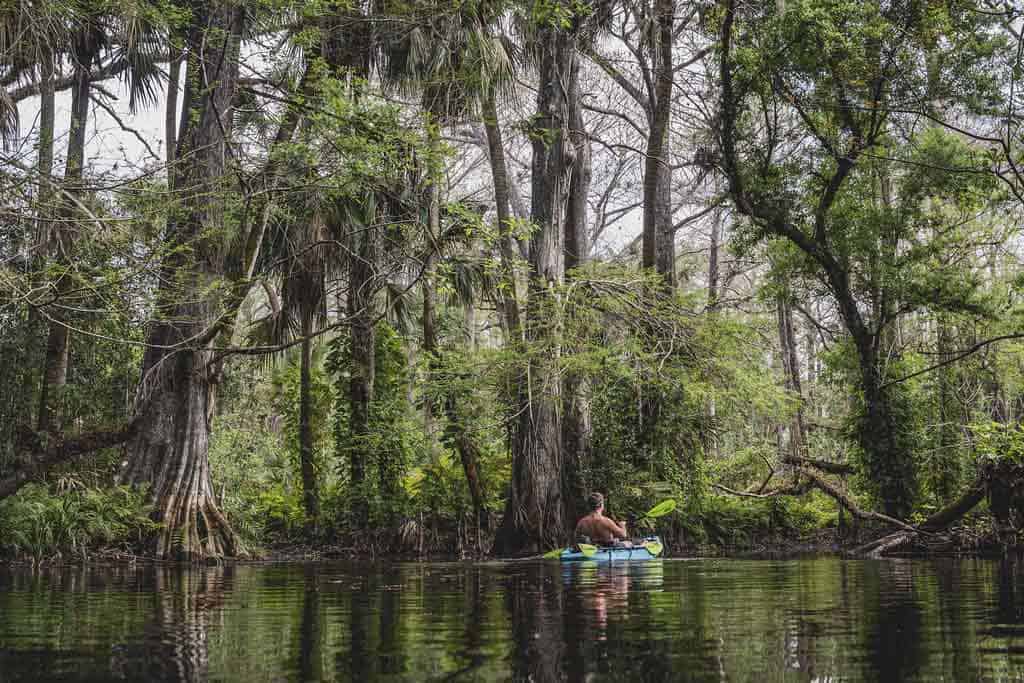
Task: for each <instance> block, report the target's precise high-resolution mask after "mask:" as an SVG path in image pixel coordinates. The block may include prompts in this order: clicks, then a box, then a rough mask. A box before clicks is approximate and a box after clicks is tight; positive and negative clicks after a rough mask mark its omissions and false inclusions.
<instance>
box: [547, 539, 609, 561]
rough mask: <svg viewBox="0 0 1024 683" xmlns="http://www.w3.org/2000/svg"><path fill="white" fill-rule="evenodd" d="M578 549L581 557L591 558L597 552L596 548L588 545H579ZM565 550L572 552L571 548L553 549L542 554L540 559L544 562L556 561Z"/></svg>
mask: <svg viewBox="0 0 1024 683" xmlns="http://www.w3.org/2000/svg"><path fill="white" fill-rule="evenodd" d="M579 549H580V552H581V553H583V557H593V556H594V553H596V552H597V546H596V545H590V544H589V543H580V544H579ZM566 550H572V548H555V549H554V550H549V551H548V552H546V553H544V554H543V555H542V556H541V557H543V558H544V559H545V560H557V559H558V558H559V557H561V556H562V553H564V552H565V551H566Z"/></svg>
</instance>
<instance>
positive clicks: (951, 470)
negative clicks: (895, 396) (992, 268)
mask: <svg viewBox="0 0 1024 683" xmlns="http://www.w3.org/2000/svg"><path fill="white" fill-rule="evenodd" d="M936 327H937V330H936V350H937V351H938V353H939V355H938V358H939V360H941V361H947V360H949V358H950V357H951V351H952V349H953V343H952V335H951V333H950V329H949V321H948V320H947V318H946V316H945V315H944V314H941V313H940V314H939V316H938V320H937V321H936ZM936 375H937V376H936V379H937V381H938V384H939V387H938V389H939V391H938V396H937V397H936V400H937V401H938V404H939V405H938V408H939V410H938V416H939V430H938V431H939V438H938V444H937V449H936V452H937V454H938V455H937V458H936V463H937V467H935V468H933V470H932V471H933V473H934V478H933V483H932V485H933V487H934V490H935V497H936V498H937V499H938V500H940V501H947V500H949V499H950V498H952V497H953V494H954V493H955V492H956V491H957V490H958V489H959V488H960V468H959V458H960V451H959V449H958V448H957V443H958V441H959V439H958V435H959V431H960V420H959V415H960V411H959V410H958V409H957V406H956V405H955V404H954V402H955V400H956V396H955V391H954V387H953V382H954V370H953V367H952V366H951V365H947V366H945V367H942V368H939V369H938V371H937V372H936Z"/></svg>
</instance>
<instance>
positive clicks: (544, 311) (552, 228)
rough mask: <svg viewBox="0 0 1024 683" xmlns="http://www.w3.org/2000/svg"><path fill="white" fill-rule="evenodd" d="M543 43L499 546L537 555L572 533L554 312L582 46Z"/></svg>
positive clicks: (543, 34)
mask: <svg viewBox="0 0 1024 683" xmlns="http://www.w3.org/2000/svg"><path fill="white" fill-rule="evenodd" d="M537 41H538V52H539V54H540V65H539V66H540V68H539V75H540V80H539V82H540V87H539V88H538V90H537V116H536V118H535V121H534V125H535V129H536V130H535V132H536V134H535V135H534V136H533V138H534V141H533V179H532V183H533V187H532V189H533V193H532V208H531V215H532V218H533V223H534V225H535V226H536V232H534V234H533V236H532V237H531V239H530V286H529V291H528V296H527V320H526V340H527V342H528V344H529V345H530V348H529V350H528V359H527V368H526V374H527V381H526V382H525V383H524V384H523V386H522V387H521V389H520V398H519V406H520V412H519V418H518V425H517V429H516V434H515V437H514V439H513V444H512V482H511V491H510V495H509V497H508V502H507V504H506V507H505V516H504V518H503V519H502V524H501V528H500V529H499V530H498V535H497V537H496V538H495V551H496V552H497V553H498V554H501V555H511V554H518V553H522V552H537V551H539V550H540V549H541V548H545V547H551V546H554V545H558V544H559V543H561V542H562V541H563V540H564V539H565V537H566V528H565V518H566V516H567V514H566V510H565V505H564V499H563V497H562V474H563V473H562V449H561V414H560V413H561V380H560V374H559V367H558V365H559V360H560V344H559V337H560V334H561V325H560V324H559V322H558V320H557V319H556V317H555V316H556V314H557V313H556V312H557V310H558V302H557V297H558V293H557V290H558V288H559V287H560V286H561V284H562V282H563V279H564V263H563V244H562V243H563V232H562V230H563V228H562V226H563V221H564V220H565V214H566V202H567V199H568V193H569V183H570V179H571V176H572V165H573V151H574V150H573V148H572V141H571V139H570V137H569V131H568V123H569V121H570V118H571V114H572V112H571V111H570V108H569V102H568V95H567V93H568V90H569V87H570V84H569V82H568V81H569V78H570V75H571V74H572V73H573V62H574V61H575V58H576V46H575V40H574V35H573V34H572V33H570V32H569V31H567V30H565V29H560V28H557V27H555V26H551V25H547V24H544V25H541V26H539V27H538V36H537Z"/></svg>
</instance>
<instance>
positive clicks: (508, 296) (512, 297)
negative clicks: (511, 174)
mask: <svg viewBox="0 0 1024 683" xmlns="http://www.w3.org/2000/svg"><path fill="white" fill-rule="evenodd" d="M483 117H484V130H485V131H486V133H487V152H488V158H489V160H490V163H491V180H492V182H493V183H494V207H495V213H496V214H497V216H498V235H499V236H498V249H499V252H500V256H501V271H502V279H503V280H504V283H503V287H502V290H501V295H500V296H501V309H502V315H503V317H504V320H505V329H506V333H507V334H508V335H509V341H510V342H512V343H513V345H516V346H518V344H519V342H520V341H521V340H522V330H521V329H520V314H519V296H518V294H517V283H516V273H515V261H516V246H515V243H514V241H513V238H512V234H511V233H512V210H511V204H510V198H509V186H508V166H507V164H506V163H505V144H504V142H503V141H502V136H501V127H500V126H499V124H498V107H497V104H496V103H495V98H494V93H493V92H492V93H490V95H489V96H488V97H487V99H486V100H485V101H484V105H483Z"/></svg>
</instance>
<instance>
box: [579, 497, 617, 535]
mask: <svg viewBox="0 0 1024 683" xmlns="http://www.w3.org/2000/svg"><path fill="white" fill-rule="evenodd" d="M587 505H588V506H590V513H589V514H587V515H584V516H583V517H582V518H581V519H580V521H578V522H577V523H576V540H577V541H580V542H583V543H586V542H588V541H586V540H583V539H584V538H586V539H590V540H589V542H590V543H597V544H599V545H614V544H615V543H616V541H619V540H623V541H624V540H625V539H627V538H628V537H629V534H628V533H626V524H625V523H624V522H623V523H617V522H615V521H614V520H613V519H611V518H610V517H605V516H604V496H602V495H601V494H600V493H597V492H594V493H591V494H590V495H589V496H587Z"/></svg>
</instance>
